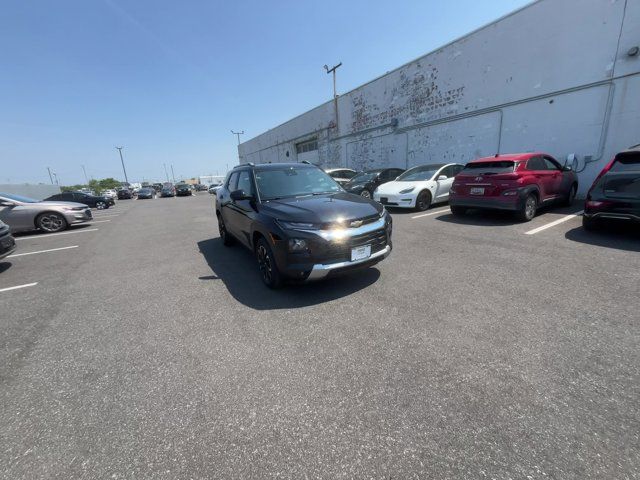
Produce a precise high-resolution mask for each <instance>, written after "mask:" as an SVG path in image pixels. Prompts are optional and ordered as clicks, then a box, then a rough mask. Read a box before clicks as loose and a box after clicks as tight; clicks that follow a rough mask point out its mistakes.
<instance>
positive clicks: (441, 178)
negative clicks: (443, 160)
mask: <svg viewBox="0 0 640 480" xmlns="http://www.w3.org/2000/svg"><path fill="white" fill-rule="evenodd" d="M447 178H449V177H447V176H446V175H439V176H438V181H440V180H446V179H447Z"/></svg>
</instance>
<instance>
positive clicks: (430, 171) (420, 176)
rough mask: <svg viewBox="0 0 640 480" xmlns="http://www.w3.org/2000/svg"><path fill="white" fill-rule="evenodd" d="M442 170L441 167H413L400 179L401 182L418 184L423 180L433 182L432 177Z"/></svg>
mask: <svg viewBox="0 0 640 480" xmlns="http://www.w3.org/2000/svg"><path fill="white" fill-rule="evenodd" d="M441 168H442V164H440V165H420V166H418V167H413V168H410V169H409V170H407V171H406V172H404V173H403V174H402V175H400V176H399V177H398V181H400V182H417V181H421V180H431V177H433V175H434V174H435V173H436V172H437V171H438V170H439V169H441Z"/></svg>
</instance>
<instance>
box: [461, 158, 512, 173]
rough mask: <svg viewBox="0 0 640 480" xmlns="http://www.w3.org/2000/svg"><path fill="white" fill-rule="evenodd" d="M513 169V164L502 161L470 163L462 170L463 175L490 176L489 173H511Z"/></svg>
mask: <svg viewBox="0 0 640 480" xmlns="http://www.w3.org/2000/svg"><path fill="white" fill-rule="evenodd" d="M514 167H515V162H511V161H507V160H502V161H495V162H472V163H467V164H466V165H465V167H464V169H463V170H462V172H463V173H468V174H470V175H476V174H480V173H482V174H484V175H486V174H491V173H512V172H513V170H514Z"/></svg>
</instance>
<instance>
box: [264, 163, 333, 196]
mask: <svg viewBox="0 0 640 480" xmlns="http://www.w3.org/2000/svg"><path fill="white" fill-rule="evenodd" d="M255 177H256V184H257V186H258V192H259V193H260V197H261V198H262V200H274V199H277V198H286V197H299V196H305V195H314V194H316V195H317V194H321V193H334V192H339V191H341V190H342V188H341V187H340V185H338V184H337V183H336V182H335V180H334V179H333V178H331V177H330V176H329V175H327V174H326V173H325V172H323V171H322V170H320V169H319V168H312V167H283V168H269V169H264V170H256V172H255Z"/></svg>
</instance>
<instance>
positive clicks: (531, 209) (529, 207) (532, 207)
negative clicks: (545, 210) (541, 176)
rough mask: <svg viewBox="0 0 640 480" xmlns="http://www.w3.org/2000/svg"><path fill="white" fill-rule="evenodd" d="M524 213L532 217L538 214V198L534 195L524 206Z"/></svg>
mask: <svg viewBox="0 0 640 480" xmlns="http://www.w3.org/2000/svg"><path fill="white" fill-rule="evenodd" d="M524 214H525V215H526V217H527V218H529V219H531V218H533V217H534V216H535V214H536V199H535V198H534V197H529V198H527V203H526V204H525V206H524Z"/></svg>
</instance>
